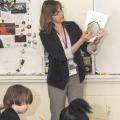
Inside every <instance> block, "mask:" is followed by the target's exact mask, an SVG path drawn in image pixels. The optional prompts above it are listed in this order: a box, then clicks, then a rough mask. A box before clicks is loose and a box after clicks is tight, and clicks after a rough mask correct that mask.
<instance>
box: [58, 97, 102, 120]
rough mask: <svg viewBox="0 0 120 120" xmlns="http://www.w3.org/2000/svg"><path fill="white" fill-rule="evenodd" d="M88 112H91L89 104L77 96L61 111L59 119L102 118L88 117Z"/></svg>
mask: <svg viewBox="0 0 120 120" xmlns="http://www.w3.org/2000/svg"><path fill="white" fill-rule="evenodd" d="M88 113H92V111H91V107H90V105H89V104H88V103H87V102H86V101H85V100H84V99H80V98H77V99H75V100H73V101H72V102H71V103H70V104H69V106H67V107H66V108H64V109H63V110H62V111H61V114H60V120H103V119H99V118H89V116H88Z"/></svg>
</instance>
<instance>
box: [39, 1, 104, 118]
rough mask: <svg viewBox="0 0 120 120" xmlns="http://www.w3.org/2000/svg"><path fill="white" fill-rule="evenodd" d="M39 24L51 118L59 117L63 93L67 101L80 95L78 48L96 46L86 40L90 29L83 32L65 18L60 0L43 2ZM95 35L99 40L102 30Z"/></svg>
mask: <svg viewBox="0 0 120 120" xmlns="http://www.w3.org/2000/svg"><path fill="white" fill-rule="evenodd" d="M40 25H41V30H40V38H41V41H42V43H43V46H44V48H45V49H46V50H47V52H48V54H49V56H48V59H49V70H48V76H47V83H48V93H49V98H50V110H51V120H59V115H60V112H61V110H62V109H63V108H64V106H65V101H66V96H67V97H68V102H70V101H72V100H73V99H75V98H78V97H79V98H81V97H83V80H84V78H85V67H84V63H83V58H82V56H81V52H80V50H83V51H85V52H87V53H89V52H93V51H95V50H96V48H97V45H94V44H91V43H89V42H87V41H88V40H89V39H90V38H91V36H92V35H91V32H90V31H88V30H87V31H86V32H84V33H82V31H81V29H80V28H79V26H78V25H77V24H76V23H75V22H68V21H64V13H63V10H62V5H61V3H60V2H59V1H55V0H46V1H44V3H43V6H42V10H41V16H40ZM97 36H98V37H97V39H100V38H101V37H102V36H103V33H102V31H99V32H98V35H97Z"/></svg>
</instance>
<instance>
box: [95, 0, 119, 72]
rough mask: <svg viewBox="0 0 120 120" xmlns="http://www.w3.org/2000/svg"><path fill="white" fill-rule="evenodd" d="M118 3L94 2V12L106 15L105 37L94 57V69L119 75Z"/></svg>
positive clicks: (108, 0)
mask: <svg viewBox="0 0 120 120" xmlns="http://www.w3.org/2000/svg"><path fill="white" fill-rule="evenodd" d="M119 5H120V1H119V0H95V4H94V6H95V10H96V11H99V12H102V13H105V14H108V15H109V19H108V22H107V24H106V27H105V30H106V36H105V38H104V39H103V41H102V43H101V44H102V45H101V46H100V48H99V49H100V50H99V52H98V54H97V55H96V69H97V71H98V72H104V73H107V74H109V73H118V74H119V73H120V54H119V51H120V22H119V21H120V7H119Z"/></svg>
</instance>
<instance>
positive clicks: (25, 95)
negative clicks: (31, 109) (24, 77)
mask: <svg viewBox="0 0 120 120" xmlns="http://www.w3.org/2000/svg"><path fill="white" fill-rule="evenodd" d="M32 101H33V95H32V92H31V90H30V89H29V88H27V87H25V86H23V85H19V84H17V85H13V86H10V87H9V88H8V89H7V91H6V94H5V96H4V99H3V104H4V108H10V107H11V108H13V109H14V110H15V111H16V112H17V113H24V112H25V111H26V110H27V108H28V105H29V104H31V103H32Z"/></svg>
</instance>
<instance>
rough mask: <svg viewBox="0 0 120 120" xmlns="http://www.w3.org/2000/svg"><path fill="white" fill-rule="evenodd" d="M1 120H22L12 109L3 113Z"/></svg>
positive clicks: (0, 116)
mask: <svg viewBox="0 0 120 120" xmlns="http://www.w3.org/2000/svg"><path fill="white" fill-rule="evenodd" d="M0 120H20V118H19V116H18V114H17V113H16V112H15V111H14V110H13V109H12V108H8V109H5V110H4V111H3V112H2V113H1V115H0Z"/></svg>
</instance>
